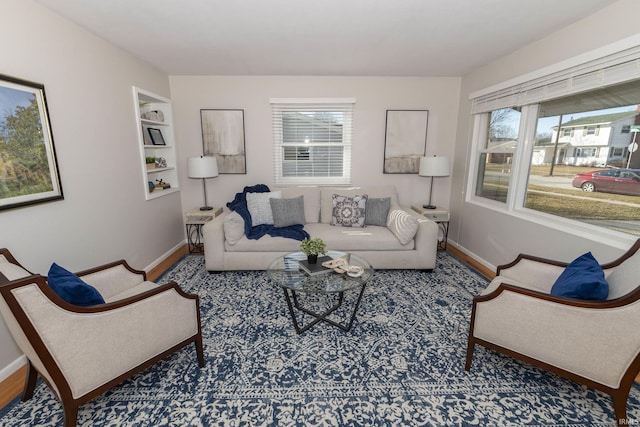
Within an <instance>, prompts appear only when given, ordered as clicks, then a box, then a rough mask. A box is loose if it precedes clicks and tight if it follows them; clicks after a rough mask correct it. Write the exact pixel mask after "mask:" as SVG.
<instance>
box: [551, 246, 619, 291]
mask: <svg viewBox="0 0 640 427" xmlns="http://www.w3.org/2000/svg"><path fill="white" fill-rule="evenodd" d="M550 293H551V295H555V296H559V297H565V298H578V299H587V300H605V299H607V296H608V295H609V284H608V283H607V281H606V280H605V279H604V272H603V271H602V267H600V264H598V261H596V259H595V258H594V257H593V255H592V254H591V252H587V253H586V254H583V255H581V256H579V257H578V258H576V259H574V260H573V261H572V262H571V263H570V264H569V265H568V266H567V267H566V268H565V269H564V271H563V272H562V274H560V277H558V279H557V280H556V281H555V283H554V284H553V287H552V288H551V292H550Z"/></svg>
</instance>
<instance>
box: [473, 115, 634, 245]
mask: <svg viewBox="0 0 640 427" xmlns="http://www.w3.org/2000/svg"><path fill="white" fill-rule="evenodd" d="M539 107H540V104H532V105H526V106H523V107H521V114H522V115H521V118H520V129H519V132H518V144H517V145H516V148H515V153H514V155H513V162H512V169H511V177H510V180H509V189H508V191H507V200H506V202H505V203H503V202H500V201H497V200H493V199H488V198H485V197H481V196H477V195H476V185H477V173H478V166H479V161H480V153H481V149H482V144H483V143H485V142H486V141H484V140H483V139H482V135H483V134H485V135H486V134H487V130H488V126H489V119H488V117H489V115H490V114H491V112H489V113H479V114H474V115H472V117H473V132H472V144H471V150H472V154H471V156H470V162H471V163H470V164H469V175H468V176H467V189H468V190H467V191H466V196H465V201H466V202H467V203H470V204H473V205H476V206H481V207H484V208H488V209H491V210H494V211H496V212H500V213H503V214H507V215H511V216H513V217H515V218H519V219H523V220H526V221H530V222H532V223H534V224H537V225H541V226H544V227H548V228H552V229H554V230H557V231H560V232H564V233H568V234H571V235H578V236H582V237H585V238H589V239H592V240H594V241H599V242H603V243H607V244H609V245H611V246H614V247H620V248H624V247H626V245H629V244H632V243H633V242H635V241H636V240H637V239H638V236H635V235H631V234H628V233H623V232H620V231H616V230H613V229H610V228H605V227H600V226H597V225H593V224H589V223H586V222H581V221H577V220H573V219H569V218H564V217H561V216H558V215H553V214H549V213H545V212H541V211H537V210H534V209H530V208H527V207H525V206H524V203H525V199H526V195H527V185H528V180H529V168H530V166H531V160H532V155H533V149H534V145H535V135H536V127H537V121H538V113H539ZM484 126H486V127H484Z"/></svg>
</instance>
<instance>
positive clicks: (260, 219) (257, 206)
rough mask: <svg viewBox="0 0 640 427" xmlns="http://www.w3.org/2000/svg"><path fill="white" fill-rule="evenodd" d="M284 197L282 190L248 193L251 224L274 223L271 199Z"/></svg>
mask: <svg viewBox="0 0 640 427" xmlns="http://www.w3.org/2000/svg"><path fill="white" fill-rule="evenodd" d="M281 197H282V192H281V191H271V192H269V193H247V209H249V213H250V214H251V226H252V227H255V226H256V225H262V224H269V225H273V213H272V212H271V203H270V202H269V199H279V198H281Z"/></svg>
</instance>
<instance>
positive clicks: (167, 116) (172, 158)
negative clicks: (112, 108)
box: [133, 86, 180, 200]
mask: <svg viewBox="0 0 640 427" xmlns="http://www.w3.org/2000/svg"><path fill="white" fill-rule="evenodd" d="M133 102H134V108H135V114H136V123H137V124H138V141H137V144H138V147H139V151H140V164H141V166H142V178H143V183H142V184H143V186H144V194H145V198H146V199H147V200H151V199H156V198H158V197H162V196H166V195H167V194H172V193H175V192H177V191H179V188H180V186H179V185H178V170H177V166H176V165H177V163H176V150H175V135H174V132H173V111H172V108H171V100H170V99H167V98H164V97H162V96H160V95H156V94H154V93H151V92H148V91H146V90H144V89H140V88H138V87H135V86H134V87H133ZM149 111H158V112H161V114H162V115H163V116H164V120H162V121H160V120H150V119H144V118H142V115H143V114H145V113H147V112H149ZM150 128H151V129H157V130H156V131H154V132H158V131H159V132H160V134H161V135H162V139H163V140H164V142H165V145H154V144H153V141H152V139H151V136H150V134H149V130H148V129H150ZM147 157H155V158H160V157H161V158H163V159H164V160H165V162H166V163H165V164H166V167H156V168H155V169H147V164H146V158H147ZM160 180H162V182H164V183H168V184H170V185H171V187H170V188H167V189H164V190H161V189H160V188H158V187H156V188H154V189H153V191H151V189H150V185H149V182H153V183H154V184H156V183H157V182H158V181H160Z"/></svg>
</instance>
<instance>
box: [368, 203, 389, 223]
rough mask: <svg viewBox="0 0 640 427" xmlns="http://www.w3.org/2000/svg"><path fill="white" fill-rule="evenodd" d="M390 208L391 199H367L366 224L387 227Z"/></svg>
mask: <svg viewBox="0 0 640 427" xmlns="http://www.w3.org/2000/svg"><path fill="white" fill-rule="evenodd" d="M390 208H391V197H385V198H370V199H367V204H366V210H365V213H364V224H365V225H379V226H381V227H386V226H387V216H388V215H389V209H390Z"/></svg>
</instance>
